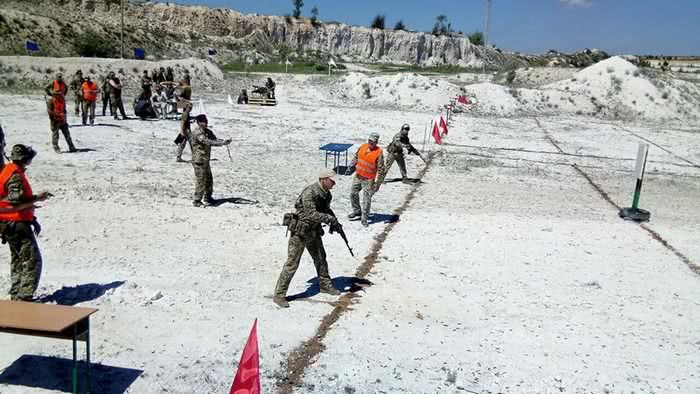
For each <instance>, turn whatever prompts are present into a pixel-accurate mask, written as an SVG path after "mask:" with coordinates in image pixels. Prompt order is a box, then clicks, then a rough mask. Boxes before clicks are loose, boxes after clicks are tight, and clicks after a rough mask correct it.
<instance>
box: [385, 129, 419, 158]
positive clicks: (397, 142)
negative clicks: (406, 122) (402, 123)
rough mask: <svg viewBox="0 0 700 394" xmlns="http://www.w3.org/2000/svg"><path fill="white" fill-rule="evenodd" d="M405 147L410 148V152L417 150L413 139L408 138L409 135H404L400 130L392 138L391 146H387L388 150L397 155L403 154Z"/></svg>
mask: <svg viewBox="0 0 700 394" xmlns="http://www.w3.org/2000/svg"><path fill="white" fill-rule="evenodd" d="M404 148H406V149H408V153H412V152H413V151H416V148H414V147H413V145H411V140H410V139H409V138H408V136H407V135H402V134H401V132H398V133H396V135H395V136H394V138H393V139H392V140H391V143H390V144H389V146H387V147H386V150H387V151H389V153H393V154H395V155H403V150H404Z"/></svg>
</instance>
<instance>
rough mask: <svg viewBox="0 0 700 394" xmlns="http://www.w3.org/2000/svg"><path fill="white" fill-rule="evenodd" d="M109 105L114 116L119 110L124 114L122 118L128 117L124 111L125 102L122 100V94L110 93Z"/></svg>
mask: <svg viewBox="0 0 700 394" xmlns="http://www.w3.org/2000/svg"><path fill="white" fill-rule="evenodd" d="M109 107H110V111H111V112H112V116H117V111H119V113H120V114H122V118H126V112H124V103H123V102H122V96H121V94H119V95H116V94H110V95H109Z"/></svg>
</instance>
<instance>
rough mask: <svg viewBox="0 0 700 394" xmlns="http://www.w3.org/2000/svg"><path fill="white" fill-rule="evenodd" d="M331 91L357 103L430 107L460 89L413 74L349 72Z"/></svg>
mask: <svg viewBox="0 0 700 394" xmlns="http://www.w3.org/2000/svg"><path fill="white" fill-rule="evenodd" d="M331 92H332V95H333V96H335V97H336V98H337V99H339V100H342V101H351V102H354V103H355V104H357V105H371V106H379V107H385V108H409V107H410V108H413V109H414V110H415V109H418V110H433V109H435V108H438V107H440V106H441V105H444V104H446V103H447V102H449V100H450V99H451V98H452V97H454V96H456V95H457V94H458V93H459V92H460V88H459V87H458V86H457V85H455V84H452V83H450V82H447V81H445V80H444V79H442V78H431V77H426V76H422V75H419V74H415V73H410V74H406V73H399V74H394V75H381V76H369V75H366V74H362V73H356V72H351V73H349V74H348V75H346V76H345V77H344V78H343V79H341V80H340V81H338V82H337V83H336V84H335V85H334V86H333V87H332V90H331Z"/></svg>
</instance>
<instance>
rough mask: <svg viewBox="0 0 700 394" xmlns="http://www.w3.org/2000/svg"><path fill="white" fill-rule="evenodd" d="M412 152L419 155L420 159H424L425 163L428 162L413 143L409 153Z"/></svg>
mask: <svg viewBox="0 0 700 394" xmlns="http://www.w3.org/2000/svg"><path fill="white" fill-rule="evenodd" d="M411 153H413V154H415V155H418V157H420V159H421V160H423V163H425V164H428V162H427V161H425V159H424V158H423V155H421V154H420V152H418V149H416V148H414V147H413V145H411V147H410V148H408V154H411Z"/></svg>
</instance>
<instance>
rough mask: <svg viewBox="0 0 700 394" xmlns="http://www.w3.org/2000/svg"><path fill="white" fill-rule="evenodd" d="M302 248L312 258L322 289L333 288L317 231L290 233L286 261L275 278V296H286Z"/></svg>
mask: <svg viewBox="0 0 700 394" xmlns="http://www.w3.org/2000/svg"><path fill="white" fill-rule="evenodd" d="M304 249H306V250H308V251H309V254H310V255H311V258H312V259H313V260H314V266H315V267H316V274H317V275H318V281H319V285H320V286H321V288H322V289H333V282H332V281H331V277H330V275H329V274H328V261H326V250H325V249H324V248H323V240H322V239H321V235H320V234H318V233H313V232H312V233H307V234H298V233H292V235H291V236H290V237H289V247H288V252H287V263H286V264H285V265H284V267H282V272H280V277H279V279H277V286H276V287H275V297H286V296H287V290H288V289H289V284H290V283H291V282H292V278H293V277H294V274H295V273H296V272H297V268H299V262H300V261H301V255H302V254H303V253H304Z"/></svg>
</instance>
